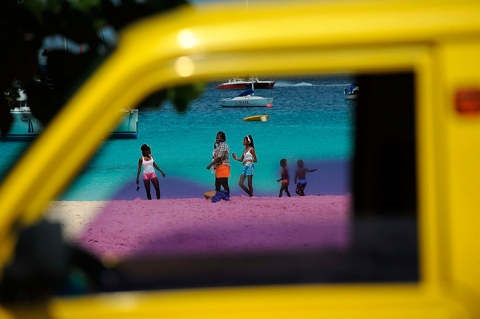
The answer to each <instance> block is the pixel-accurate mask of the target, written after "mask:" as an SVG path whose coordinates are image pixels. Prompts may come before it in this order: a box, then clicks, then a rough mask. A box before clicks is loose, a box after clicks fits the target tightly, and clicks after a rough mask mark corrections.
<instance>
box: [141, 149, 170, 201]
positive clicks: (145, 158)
mask: <svg viewBox="0 0 480 319" xmlns="http://www.w3.org/2000/svg"><path fill="white" fill-rule="evenodd" d="M140 150H141V151H142V156H141V157H140V159H139V160H138V171H137V185H138V184H139V183H140V182H139V180H138V178H139V177H140V170H141V169H142V166H143V184H144V185H145V191H146V192H147V198H148V199H149V200H151V199H152V195H151V194H150V182H152V184H153V187H155V193H156V195H157V199H160V182H159V181H158V178H157V174H155V169H157V170H158V171H159V172H160V173H161V174H162V176H163V177H165V173H164V172H163V171H162V170H161V169H160V167H158V165H157V163H155V160H154V158H153V156H152V153H151V150H150V146H148V145H147V144H143V145H142V146H141V147H140ZM137 190H138V187H137Z"/></svg>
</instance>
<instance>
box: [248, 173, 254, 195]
mask: <svg viewBox="0 0 480 319" xmlns="http://www.w3.org/2000/svg"><path fill="white" fill-rule="evenodd" d="M248 189H249V190H250V193H249V194H248V195H250V197H252V196H253V175H248Z"/></svg>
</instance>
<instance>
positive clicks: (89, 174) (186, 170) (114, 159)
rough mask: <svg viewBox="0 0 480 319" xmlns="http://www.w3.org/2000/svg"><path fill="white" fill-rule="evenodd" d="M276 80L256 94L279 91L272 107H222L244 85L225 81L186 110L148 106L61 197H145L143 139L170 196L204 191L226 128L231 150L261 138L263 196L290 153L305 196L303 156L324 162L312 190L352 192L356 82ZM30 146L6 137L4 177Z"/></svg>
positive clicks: (235, 191)
mask: <svg viewBox="0 0 480 319" xmlns="http://www.w3.org/2000/svg"><path fill="white" fill-rule="evenodd" d="M270 79H271V80H275V81H276V84H275V88H274V89H273V90H256V91H255V93H256V95H259V96H273V98H274V100H273V106H272V107H271V108H232V109H230V108H222V107H221V106H220V103H219V99H220V98H221V97H234V96H236V95H237V94H239V93H240V91H234V90H218V89H216V88H215V86H216V85H217V84H218V83H210V84H209V85H208V88H207V90H206V91H205V93H204V94H203V95H202V96H201V97H200V98H199V99H197V100H196V101H195V102H194V103H193V104H192V105H191V106H190V108H189V110H188V111H187V112H186V113H185V114H179V113H177V112H176V111H175V110H174V109H173V107H172V106H171V105H169V104H168V103H167V104H165V105H163V106H162V107H161V108H152V109H141V110H140V111H139V132H138V139H132V140H118V139H117V140H113V139H111V140H107V141H106V142H105V144H104V145H103V146H102V147H101V148H100V149H99V151H98V153H97V154H96V156H95V157H94V158H93V159H92V161H91V162H90V164H89V165H88V166H87V167H85V168H84V169H83V171H82V172H81V173H80V175H79V176H78V178H77V179H76V180H75V181H74V183H73V184H72V186H71V187H70V188H69V189H68V190H67V191H66V192H65V193H64V194H63V195H62V196H61V197H60V198H59V199H60V200H76V201H96V200H109V199H126V200H131V199H135V198H137V197H139V198H143V199H145V198H146V196H145V191H144V189H143V186H142V187H141V188H140V190H139V191H138V192H137V191H136V190H135V189H136V184H135V177H136V173H137V165H138V159H139V157H140V155H141V152H140V146H141V145H142V144H143V143H147V144H149V145H150V147H151V149H152V154H153V155H154V157H155V160H156V162H157V164H158V165H159V166H160V167H161V168H162V170H164V171H165V173H166V178H161V177H160V185H161V192H162V198H184V197H202V193H203V192H204V191H208V190H213V189H214V187H213V185H214V175H212V173H211V172H210V171H209V170H207V169H206V166H207V165H208V164H209V163H210V161H211V154H212V149H213V143H214V141H215V136H216V133H217V132H218V131H224V132H225V134H226V136H227V144H228V145H229V147H230V150H231V153H232V152H235V153H237V154H241V153H242V149H243V145H242V141H243V137H244V136H245V135H247V134H251V135H252V136H253V139H254V142H255V149H256V152H257V157H258V163H256V164H255V172H256V173H255V176H254V179H253V183H254V194H255V195H256V196H277V195H278V189H279V188H280V185H279V183H277V182H276V180H277V179H278V178H279V177H280V176H279V174H280V173H279V172H280V166H279V161H280V159H282V158H285V159H287V161H288V163H289V171H290V175H291V179H292V182H291V184H290V192H291V194H292V196H297V195H296V194H295V186H294V184H293V176H294V171H295V167H296V161H297V160H298V159H303V160H304V162H305V166H306V167H308V168H318V171H316V172H313V173H309V174H308V175H307V180H308V185H307V188H306V190H305V193H306V194H307V195H319V194H322V195H329V194H330V195H340V194H348V193H350V186H349V185H350V182H349V181H350V174H349V172H350V169H349V168H350V161H351V159H352V156H353V143H354V140H353V137H354V131H353V129H354V127H353V119H354V113H353V112H354V107H355V105H354V102H352V101H348V100H345V99H344V97H343V89H344V88H346V87H348V86H349V85H350V83H352V81H353V80H352V79H351V78H350V77H347V76H341V77H340V76H338V77H318V78H317V77H309V78H290V79H272V78H268V80H270ZM265 80H267V79H265ZM257 114H268V115H269V120H268V121H267V122H244V121H243V118H245V117H247V116H251V115H257ZM27 145H28V142H18V141H15V142H14V141H0V153H1V154H2V156H1V158H0V175H1V176H2V177H3V176H4V175H5V174H7V173H8V170H9V167H10V164H11V163H13V162H14V161H15V160H16V159H17V158H18V156H19V154H21V150H22V149H24V148H25V147H26V146H27ZM231 164H232V169H231V172H232V177H231V178H230V180H229V184H230V189H231V195H232V196H237V195H245V194H244V193H243V191H242V190H241V189H240V187H238V185H237V184H238V179H239V176H240V172H241V164H240V163H239V162H235V161H233V162H232V163H231ZM32 165H34V164H33V163H32ZM19 187H21V182H19ZM152 189H153V187H152Z"/></svg>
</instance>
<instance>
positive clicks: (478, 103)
mask: <svg viewBox="0 0 480 319" xmlns="http://www.w3.org/2000/svg"><path fill="white" fill-rule="evenodd" d="M455 108H456V109H457V112H459V113H462V114H467V115H468V114H472V115H473V114H477V113H479V112H480V89H478V88H470V89H460V90H458V91H457V93H456V94H455Z"/></svg>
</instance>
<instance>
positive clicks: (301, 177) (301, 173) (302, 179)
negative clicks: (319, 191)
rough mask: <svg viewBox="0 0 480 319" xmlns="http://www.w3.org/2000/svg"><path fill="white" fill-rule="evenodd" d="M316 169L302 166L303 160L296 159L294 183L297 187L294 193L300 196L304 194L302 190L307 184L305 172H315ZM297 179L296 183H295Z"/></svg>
mask: <svg viewBox="0 0 480 319" xmlns="http://www.w3.org/2000/svg"><path fill="white" fill-rule="evenodd" d="M316 170H317V169H316V168H314V169H308V168H306V167H304V164H303V160H298V161H297V171H296V172H295V179H294V181H295V184H297V189H296V190H295V193H297V194H298V195H300V196H305V193H304V190H305V187H306V186H307V177H306V175H307V172H315V171H316ZM297 179H298V183H297Z"/></svg>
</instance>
